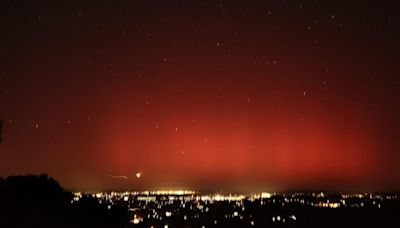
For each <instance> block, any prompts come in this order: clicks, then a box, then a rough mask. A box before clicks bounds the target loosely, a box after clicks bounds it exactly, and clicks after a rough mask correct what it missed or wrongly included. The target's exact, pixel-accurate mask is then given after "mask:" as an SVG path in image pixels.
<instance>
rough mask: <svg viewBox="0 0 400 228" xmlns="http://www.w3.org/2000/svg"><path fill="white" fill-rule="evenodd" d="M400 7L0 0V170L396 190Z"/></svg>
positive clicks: (87, 179) (84, 181) (131, 184)
mask: <svg viewBox="0 0 400 228" xmlns="http://www.w3.org/2000/svg"><path fill="white" fill-rule="evenodd" d="M397 2H398V1H378V0H376V1H323V0H312V1H306V0H304V1H299V0H293V1H289V0H280V1H278V0H276V1H272V0H270V1H267V0H247V1H208V0H205V1H204V0H202V1H183V0H180V1H178V0H146V1H145V0H143V1H140V0H137V1H108V2H107V3H101V2H100V1H91V2H90V1H85V2H83V1H50V0H48V1H23V0H19V1H10V0H5V1H1V3H0V15H1V21H0V28H1V36H0V47H1V48H0V63H1V68H0V119H3V120H4V123H3V132H2V142H1V144H0V176H2V177H5V176H8V175H17V174H27V173H48V174H49V175H51V176H53V177H54V178H55V179H57V180H59V181H60V183H61V184H62V185H63V186H65V187H69V188H72V189H143V188H164V189H165V188H190V189H216V190H232V189H252V188H259V189H287V188H307V189H310V188H312V189H340V190H399V189H400V178H399V176H398V174H399V173H400V118H399V117H400V70H399V65H400V17H399V12H400V6H399V4H398V3H397ZM396 3H397V4H396ZM136 173H141V176H140V178H137V176H136Z"/></svg>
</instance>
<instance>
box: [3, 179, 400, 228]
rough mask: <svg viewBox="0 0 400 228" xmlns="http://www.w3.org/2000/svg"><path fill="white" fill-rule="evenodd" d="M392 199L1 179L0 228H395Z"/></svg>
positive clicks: (394, 197)
mask: <svg viewBox="0 0 400 228" xmlns="http://www.w3.org/2000/svg"><path fill="white" fill-rule="evenodd" d="M399 211H400V202H399V198H398V196H397V195H396V194H370V193H362V194H324V193H322V192H319V193H298V192H296V193H286V194H283V193H281V194H276V193H262V194H261V193H260V194H252V195H240V194H235V195H231V194H225V195H222V194H201V193H198V192H190V193H188V192H171V193H165V192H107V193H81V192H74V193H72V192H66V191H64V190H63V188H62V187H61V186H60V185H59V184H58V183H57V182H56V181H55V180H54V179H52V178H50V177H48V176H47V175H40V176H33V175H29V176H13V177H8V178H6V179H0V227H45V228H46V227H115V228H118V227H121V228H122V227H400V222H399V221H400V218H399V216H398V213H399Z"/></svg>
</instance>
